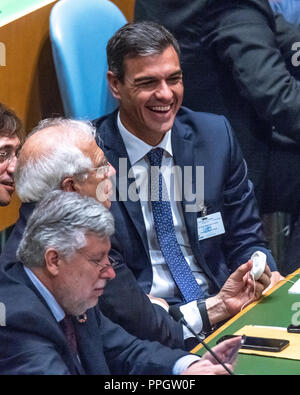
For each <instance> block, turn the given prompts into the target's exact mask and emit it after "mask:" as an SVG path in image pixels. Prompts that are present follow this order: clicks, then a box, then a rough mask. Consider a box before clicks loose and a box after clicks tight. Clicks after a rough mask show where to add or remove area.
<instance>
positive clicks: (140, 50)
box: [106, 21, 180, 81]
mask: <svg viewBox="0 0 300 395" xmlns="http://www.w3.org/2000/svg"><path fill="white" fill-rule="evenodd" d="M169 46H173V48H174V49H175V51H176V52H177V54H178V57H180V49H179V44H178V42H177V41H176V39H175V37H174V36H173V35H172V34H171V33H170V32H169V31H168V30H167V29H166V28H164V27H163V26H161V25H159V24H158V23H155V22H150V21H141V22H131V23H127V24H126V25H124V26H123V27H121V28H120V29H119V30H118V31H117V32H116V33H115V34H114V35H113V36H112V37H111V38H110V40H109V41H108V43H107V47H106V53H107V62H108V69H109V70H110V71H112V72H113V73H114V74H115V76H116V77H117V78H118V79H119V80H120V81H123V79H124V74H125V70H124V59H125V57H126V56H127V57H136V56H149V55H154V54H160V53H162V52H163V51H164V50H165V49H166V48H168V47H169Z"/></svg>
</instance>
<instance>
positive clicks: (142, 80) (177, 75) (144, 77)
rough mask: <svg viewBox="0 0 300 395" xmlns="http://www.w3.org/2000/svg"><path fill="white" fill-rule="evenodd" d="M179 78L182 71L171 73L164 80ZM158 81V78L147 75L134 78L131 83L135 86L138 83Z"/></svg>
mask: <svg viewBox="0 0 300 395" xmlns="http://www.w3.org/2000/svg"><path fill="white" fill-rule="evenodd" d="M181 76H182V70H176V71H175V72H173V73H171V74H170V75H168V76H167V78H166V79H168V78H174V77H181ZM158 79H159V78H157V77H156V76H151V75H148V76H142V77H138V78H135V79H134V80H133V82H134V83H135V84H137V83H140V82H147V81H156V80H158Z"/></svg>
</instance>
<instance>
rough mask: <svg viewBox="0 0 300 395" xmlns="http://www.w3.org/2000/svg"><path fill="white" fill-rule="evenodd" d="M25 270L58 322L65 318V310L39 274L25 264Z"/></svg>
mask: <svg viewBox="0 0 300 395" xmlns="http://www.w3.org/2000/svg"><path fill="white" fill-rule="evenodd" d="M24 270H25V272H26V274H27V275H28V277H29V278H30V280H31V281H32V283H33V285H34V286H35V287H36V288H37V290H38V291H39V292H40V294H41V295H42V297H43V298H44V299H45V301H46V303H47V305H48V307H49V309H50V310H51V312H52V314H53V315H54V317H55V319H56V321H57V322H60V321H61V320H63V319H64V318H65V312H64V311H63V309H62V308H61V307H60V305H59V304H58V303H57V301H56V300H55V298H54V296H53V295H52V293H51V292H50V291H49V290H48V289H47V288H46V287H45V285H44V284H43V283H42V282H41V281H40V280H39V279H38V278H37V276H36V275H35V274H34V273H33V272H32V271H31V270H30V269H29V268H28V267H27V266H25V265H24Z"/></svg>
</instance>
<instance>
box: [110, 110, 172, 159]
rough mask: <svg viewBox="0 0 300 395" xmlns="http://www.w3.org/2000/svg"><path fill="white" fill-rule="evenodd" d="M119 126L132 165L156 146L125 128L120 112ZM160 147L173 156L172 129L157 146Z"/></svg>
mask: <svg viewBox="0 0 300 395" xmlns="http://www.w3.org/2000/svg"><path fill="white" fill-rule="evenodd" d="M118 128H119V131H120V134H121V136H122V139H123V141H124V144H125V148H126V151H127V153H128V157H129V160H130V163H131V166H133V165H135V164H136V163H137V162H138V161H139V160H140V159H142V158H143V157H144V156H145V155H147V154H148V152H149V151H151V150H152V149H153V148H154V147H152V145H149V144H147V143H145V142H144V141H143V140H141V139H139V138H138V137H136V136H135V135H134V134H132V133H130V132H129V131H128V130H127V129H126V128H125V126H124V125H123V124H122V122H121V119H120V112H119V113H118ZM158 147H160V148H163V149H164V150H165V151H166V152H167V153H168V154H169V155H170V156H173V151H172V144H171V129H170V130H168V131H167V132H166V134H165V136H164V138H163V139H162V141H161V142H160V143H159V144H158V145H157V146H156V147H155V148H158Z"/></svg>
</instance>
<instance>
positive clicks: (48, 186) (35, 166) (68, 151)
mask: <svg viewBox="0 0 300 395" xmlns="http://www.w3.org/2000/svg"><path fill="white" fill-rule="evenodd" d="M48 128H57V129H59V130H60V132H61V134H60V136H59V139H58V141H57V145H56V146H55V147H53V149H52V150H51V149H49V152H47V153H45V154H43V155H40V156H38V157H36V158H29V159H28V158H26V159H25V158H23V157H22V152H21V155H20V158H19V160H18V163H17V166H16V170H15V173H14V179H15V183H16V190H17V193H18V195H19V197H20V199H21V200H22V202H37V201H40V200H41V199H43V197H44V196H45V195H46V194H47V193H49V192H51V191H53V190H59V189H61V182H62V181H63V179H64V178H66V177H67V176H74V175H77V174H78V176H79V177H86V173H87V171H88V170H89V169H90V168H91V167H92V162H91V159H90V158H88V157H87V156H85V155H84V154H83V153H82V152H81V150H80V149H79V148H78V147H76V146H75V144H74V143H73V142H74V141H76V139H77V138H78V137H79V136H80V135H81V136H82V135H84V136H87V137H88V138H91V139H95V134H96V131H95V128H94V126H93V125H92V124H91V123H90V122H88V121H78V120H73V119H65V118H53V119H45V120H43V121H41V122H40V123H39V124H38V126H37V127H36V128H35V129H33V131H32V132H31V133H30V135H29V136H28V138H29V137H31V136H32V135H33V134H35V133H37V132H41V131H43V130H46V129H48Z"/></svg>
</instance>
